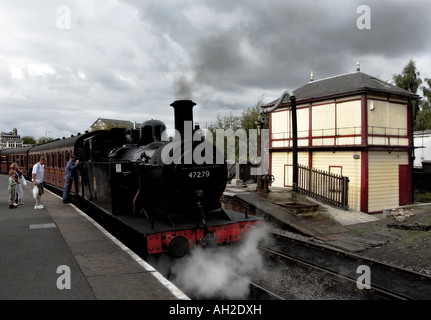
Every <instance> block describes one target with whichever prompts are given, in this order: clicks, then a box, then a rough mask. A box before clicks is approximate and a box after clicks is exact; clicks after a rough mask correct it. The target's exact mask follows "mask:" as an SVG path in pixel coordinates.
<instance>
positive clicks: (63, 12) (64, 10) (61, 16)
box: [56, 5, 72, 30]
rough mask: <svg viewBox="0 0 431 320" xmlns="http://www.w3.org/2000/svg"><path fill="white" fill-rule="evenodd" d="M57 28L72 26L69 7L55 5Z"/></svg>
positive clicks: (67, 28)
mask: <svg viewBox="0 0 431 320" xmlns="http://www.w3.org/2000/svg"><path fill="white" fill-rule="evenodd" d="M56 12H57V15H58V16H57V28H58V29H60V30H70V29H71V28H72V22H71V21H72V20H71V14H70V7H69V6H67V5H61V6H58V7H57V11H56Z"/></svg>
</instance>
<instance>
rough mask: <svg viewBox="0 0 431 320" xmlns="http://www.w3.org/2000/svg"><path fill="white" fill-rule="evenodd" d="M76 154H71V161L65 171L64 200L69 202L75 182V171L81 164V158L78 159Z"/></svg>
mask: <svg viewBox="0 0 431 320" xmlns="http://www.w3.org/2000/svg"><path fill="white" fill-rule="evenodd" d="M75 160H76V158H75V156H73V155H72V156H71V157H70V159H69V161H68V162H67V164H66V169H65V170H64V171H65V183H64V189H63V202H64V203H68V202H69V194H70V190H71V189H72V183H73V176H74V174H75V173H74V171H75V169H76V167H77V166H78V164H79V160H76V162H75Z"/></svg>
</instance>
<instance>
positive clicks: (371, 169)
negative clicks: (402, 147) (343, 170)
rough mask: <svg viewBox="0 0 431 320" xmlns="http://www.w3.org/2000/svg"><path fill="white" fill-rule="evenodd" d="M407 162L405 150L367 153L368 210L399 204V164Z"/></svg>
mask: <svg viewBox="0 0 431 320" xmlns="http://www.w3.org/2000/svg"><path fill="white" fill-rule="evenodd" d="M402 164H404V165H406V164H409V159H408V154H407V152H392V153H388V152H386V151H372V152H369V153H368V211H369V212H373V211H381V210H382V209H385V208H391V207H397V206H398V205H399V189H398V185H399V165H402Z"/></svg>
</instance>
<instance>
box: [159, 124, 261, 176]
mask: <svg viewBox="0 0 431 320" xmlns="http://www.w3.org/2000/svg"><path fill="white" fill-rule="evenodd" d="M213 142H215V146H216V148H217V149H216V150H215V149H214V144H213ZM268 147H269V130H268V129H262V130H261V132H260V145H258V130H257V129H250V130H248V132H247V131H246V130H245V129H238V130H236V131H234V130H232V129H227V130H223V129H217V130H216V132H215V139H214V134H213V132H211V131H210V130H195V131H193V126H192V122H191V121H184V132H183V136H181V133H180V132H178V131H176V132H175V138H174V139H173V141H171V142H170V143H168V144H167V145H166V146H165V147H163V149H162V152H161V158H162V162H163V163H164V164H166V165H169V164H186V165H187V164H198V165H202V164H207V165H212V164H223V163H224V162H225V161H226V162H227V163H235V162H239V163H248V162H250V163H251V164H253V165H257V166H258V167H256V168H251V169H252V172H251V174H252V175H263V174H267V172H268V161H267V160H268V154H269V153H268ZM258 148H260V153H259V152H258V151H259V150H258Z"/></svg>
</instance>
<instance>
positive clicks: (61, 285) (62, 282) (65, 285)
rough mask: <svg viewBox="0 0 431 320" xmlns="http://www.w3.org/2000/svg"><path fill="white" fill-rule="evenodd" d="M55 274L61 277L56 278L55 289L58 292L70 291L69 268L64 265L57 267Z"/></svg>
mask: <svg viewBox="0 0 431 320" xmlns="http://www.w3.org/2000/svg"><path fill="white" fill-rule="evenodd" d="M57 273H59V274H61V276H59V277H58V278H57V288H58V289H59V290H64V289H71V288H72V284H71V280H72V279H71V273H70V267H69V266H66V265H61V266H58V268H57Z"/></svg>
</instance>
